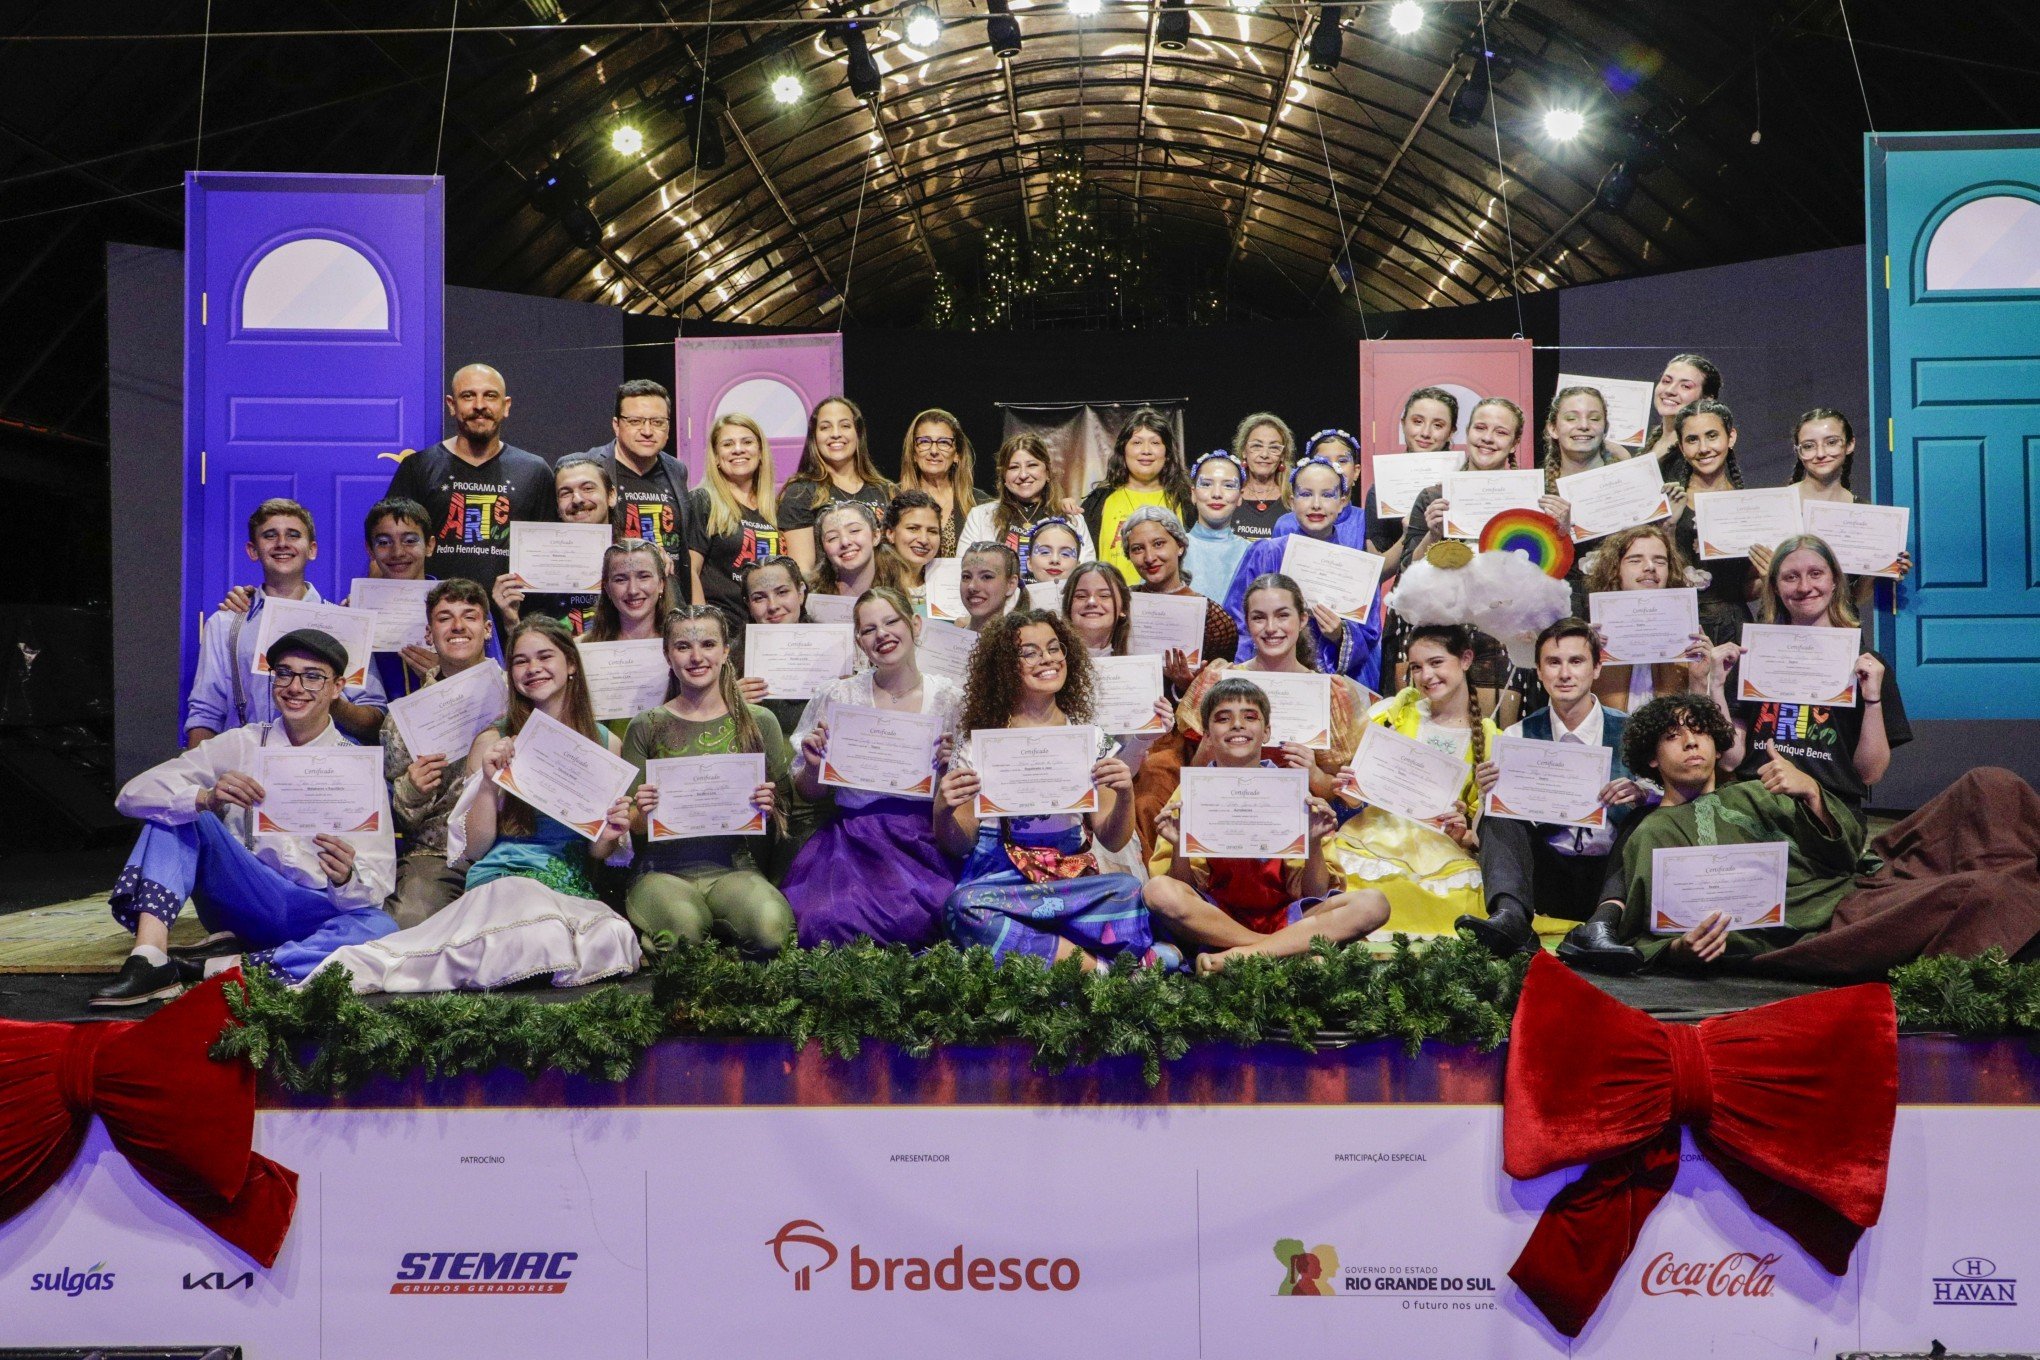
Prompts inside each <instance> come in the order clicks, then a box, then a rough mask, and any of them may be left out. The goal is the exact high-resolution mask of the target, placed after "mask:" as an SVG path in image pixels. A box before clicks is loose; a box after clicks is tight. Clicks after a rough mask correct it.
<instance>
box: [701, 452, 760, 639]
mask: <svg viewBox="0 0 2040 1360" xmlns="http://www.w3.org/2000/svg"><path fill="white" fill-rule="evenodd" d="M708 448H709V454H710V457H709V461H708V466H707V467H706V468H704V469H702V473H701V485H700V486H697V487H695V488H694V489H693V490H692V491H690V492H688V493H687V495H688V499H689V500H690V501H691V502H693V513H692V514H690V515H688V517H687V533H688V540H687V556H688V557H689V558H690V559H691V561H692V563H693V566H694V598H693V599H692V600H691V601H690V602H689V603H692V604H712V605H714V606H715V607H716V608H718V609H720V610H722V611H723V613H724V614H726V615H728V616H729V620H730V622H731V623H732V624H735V625H737V626H738V627H742V625H743V623H744V620H745V617H746V614H745V609H744V591H743V574H744V568H746V567H748V566H750V565H751V564H752V563H753V562H762V561H764V560H765V559H766V558H768V557H772V556H775V555H776V554H777V553H778V552H779V497H778V492H777V490H776V488H777V486H778V481H777V479H776V478H775V477H774V476H773V472H772V444H771V441H770V440H768V439H766V438H765V431H764V429H763V428H761V427H760V426H759V424H758V422H757V421H755V420H753V419H751V417H749V416H746V415H734V414H733V415H724V416H718V417H717V418H716V421H715V423H714V424H713V425H711V426H709V427H708Z"/></svg>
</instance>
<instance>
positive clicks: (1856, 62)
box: [1835, 0, 1877, 142]
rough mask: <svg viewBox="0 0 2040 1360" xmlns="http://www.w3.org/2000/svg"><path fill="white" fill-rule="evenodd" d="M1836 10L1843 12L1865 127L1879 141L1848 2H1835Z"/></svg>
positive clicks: (1843, 24) (1844, 31)
mask: <svg viewBox="0 0 2040 1360" xmlns="http://www.w3.org/2000/svg"><path fill="white" fill-rule="evenodd" d="M1835 8H1836V9H1838V10H1840V11H1841V12H1842V36H1843V37H1845V38H1847V39H1848V40H1849V64H1850V65H1852V66H1854V67H1855V68H1856V90H1857V92H1858V93H1859V94H1861V95H1862V96H1863V125H1864V126H1865V127H1867V128H1869V129H1870V140H1871V141H1873V142H1874V141H1876V140H1877V120H1876V119H1875V118H1873V117H1871V116H1870V87H1869V86H1868V85H1865V84H1864V83H1863V61H1862V58H1860V57H1858V56H1857V55H1856V30H1855V29H1853V28H1851V27H1850V26H1849V4H1848V0H1835Z"/></svg>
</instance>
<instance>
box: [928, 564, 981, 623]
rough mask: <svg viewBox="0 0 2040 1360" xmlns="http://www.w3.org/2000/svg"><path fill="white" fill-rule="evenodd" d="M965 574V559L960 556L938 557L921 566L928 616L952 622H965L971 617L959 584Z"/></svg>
mask: <svg viewBox="0 0 2040 1360" xmlns="http://www.w3.org/2000/svg"><path fill="white" fill-rule="evenodd" d="M962 576H963V559H962V558H960V557H938V558H936V559H935V560H934V561H932V562H930V563H929V564H928V565H927V566H925V567H923V568H921V589H922V591H923V592H924V594H925V598H926V599H927V601H928V617H929V618H931V619H947V620H948V621H950V622H951V623H963V622H964V621H966V620H967V619H969V618H970V611H969V610H968V609H965V608H964V607H963V592H962V589H961V588H960V586H959V584H958V583H959V582H960V581H961V579H962Z"/></svg>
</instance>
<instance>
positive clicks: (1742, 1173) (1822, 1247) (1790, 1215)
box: [1694, 1134, 1865, 1275]
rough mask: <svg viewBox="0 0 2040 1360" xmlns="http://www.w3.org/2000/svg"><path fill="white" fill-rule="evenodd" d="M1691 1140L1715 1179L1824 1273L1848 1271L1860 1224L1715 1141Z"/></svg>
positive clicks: (1699, 1136)
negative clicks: (1801, 1249) (1716, 1175)
mask: <svg viewBox="0 0 2040 1360" xmlns="http://www.w3.org/2000/svg"><path fill="white" fill-rule="evenodd" d="M1694 1141H1695V1142H1697V1143H1698V1144H1699V1145H1700V1150H1701V1151H1702V1152H1703V1153H1705V1154H1706V1156H1707V1160H1708V1162H1709V1163H1710V1164H1712V1165H1713V1167H1714V1169H1715V1170H1716V1171H1719V1172H1720V1173H1721V1178H1722V1179H1723V1180H1725V1181H1727V1182H1728V1183H1729V1184H1730V1185H1732V1186H1734V1187H1735V1190H1736V1193H1737V1194H1739V1195H1741V1196H1742V1197H1743V1202H1744V1203H1745V1204H1747V1205H1749V1206H1750V1212H1752V1213H1754V1214H1755V1215H1757V1217H1759V1218H1761V1219H1763V1220H1764V1221H1766V1222H1767V1223H1770V1224H1771V1225H1772V1226H1774V1227H1776V1228H1777V1229H1778V1230H1779V1231H1780V1232H1782V1233H1784V1234H1785V1235H1786V1236H1787V1237H1790V1238H1791V1239H1792V1240H1793V1241H1795V1242H1797V1243H1798V1244H1799V1245H1800V1246H1801V1247H1804V1248H1805V1249H1806V1254H1807V1255H1809V1256H1811V1257H1813V1259H1814V1260H1816V1261H1818V1262H1820V1264H1821V1268H1822V1269H1824V1270H1826V1271H1827V1273H1828V1274H1830V1275H1846V1274H1848V1272H1849V1256H1850V1254H1851V1253H1852V1252H1854V1251H1855V1250H1856V1243H1857V1241H1859V1240H1860V1239H1861V1238H1862V1236H1863V1232H1864V1226H1865V1225H1863V1224H1859V1223H1852V1222H1850V1221H1849V1219H1847V1218H1846V1217H1844V1216H1843V1215H1842V1214H1840V1213H1838V1212H1836V1211H1835V1210H1834V1209H1832V1208H1830V1207H1829V1206H1828V1205H1826V1204H1824V1203H1822V1202H1821V1201H1820V1200H1818V1199H1815V1198H1814V1197H1813V1196H1812V1195H1809V1194H1807V1193H1806V1192H1805V1191H1803V1190H1795V1189H1793V1188H1792V1187H1791V1186H1789V1185H1786V1184H1784V1183H1783V1182H1781V1181H1777V1180H1773V1179H1772V1178H1771V1177H1770V1176H1767V1175H1765V1174H1764V1173H1763V1172H1761V1171H1759V1170H1757V1169H1756V1168H1755V1167H1752V1166H1750V1165H1748V1164H1747V1163H1744V1162H1741V1161H1738V1160H1737V1159H1736V1158H1735V1157H1734V1156H1733V1155H1732V1154H1730V1153H1729V1152H1728V1151H1726V1150H1725V1149H1724V1148H1722V1146H1721V1145H1720V1144H1719V1143H1716V1142H1714V1141H1713V1140H1712V1139H1710V1138H1708V1137H1706V1136H1705V1135H1704V1134H1696V1135H1695V1137H1694Z"/></svg>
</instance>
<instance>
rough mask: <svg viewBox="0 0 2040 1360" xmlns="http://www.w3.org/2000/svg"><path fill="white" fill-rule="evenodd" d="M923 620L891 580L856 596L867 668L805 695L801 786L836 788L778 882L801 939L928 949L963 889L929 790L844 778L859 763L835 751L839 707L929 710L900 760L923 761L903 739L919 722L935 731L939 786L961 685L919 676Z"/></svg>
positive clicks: (797, 783) (931, 764)
mask: <svg viewBox="0 0 2040 1360" xmlns="http://www.w3.org/2000/svg"><path fill="white" fill-rule="evenodd" d="M920 628H921V621H920V620H919V619H918V618H916V617H915V615H914V611H913V607H912V606H911V605H910V604H909V603H908V602H907V599H906V597H905V596H904V595H902V594H900V592H898V591H897V590H893V589H891V588H889V587H886V586H880V587H878V588H876V589H873V590H869V591H866V592H865V593H864V594H863V595H862V596H861V597H859V599H858V601H857V614H856V630H857V650H858V651H860V652H862V653H863V654H864V657H865V659H866V660H867V661H869V662H870V663H871V669H870V670H864V671H859V672H858V673H857V674H855V675H852V676H850V677H848V678H847V679H842V680H837V681H834V682H833V683H831V684H829V685H827V686H825V687H824V688H823V689H822V690H821V691H820V692H819V693H817V694H816V695H815V697H814V698H812V699H810V700H808V705H807V709H806V710H805V711H804V712H803V713H802V714H801V718H800V726H799V729H798V730H797V731H796V732H795V733H794V738H793V741H794V749H795V751H796V754H795V756H794V761H793V786H794V788H795V789H796V790H797V791H798V792H799V793H800V795H801V797H803V798H805V799H807V800H808V801H810V802H812V803H817V804H819V803H821V802H822V800H823V797H824V793H825V786H826V785H834V788H833V792H834V794H835V813H834V815H833V816H830V817H828V818H827V819H826V820H825V821H824V823H823V825H822V827H821V829H820V830H819V831H818V832H816V833H815V835H814V836H813V838H812V839H810V840H809V841H808V843H807V844H806V845H805V846H804V847H803V848H802V849H801V852H800V854H799V855H797V856H796V857H795V858H794V861H793V866H792V867H791V868H790V869H788V870H787V872H786V877H785V879H784V880H783V881H782V882H781V887H782V888H783V889H784V890H785V892H786V900H787V901H788V902H789V903H791V904H792V907H793V914H794V919H795V921H796V922H797V923H798V925H799V931H800V943H801V946H802V947H803V948H813V947H814V946H816V945H821V944H849V943H851V942H852V941H855V940H860V939H869V940H875V941H877V942H878V943H879V944H903V945H907V946H909V947H911V948H914V949H922V948H926V947H927V946H928V945H931V944H934V943H935V942H936V941H937V940H939V939H941V938H942V904H943V902H944V901H945V900H946V899H947V898H948V897H949V894H950V892H951V890H952V889H954V888H955V887H956V866H955V864H953V863H952V862H951V861H950V859H949V857H948V856H946V855H944V854H943V853H942V850H941V848H940V847H939V846H937V845H936V843H935V831H934V826H933V823H932V822H931V821H930V819H929V810H928V793H929V790H927V789H924V790H922V791H920V792H918V793H914V792H900V793H895V792H886V791H882V790H879V789H874V788H871V787H868V784H870V783H881V782H884V781H883V780H878V779H871V780H867V781H866V784H865V785H863V786H860V785H858V784H853V783H849V782H844V781H846V780H853V779H856V778H857V777H858V776H859V775H860V774H861V773H862V772H861V771H860V770H859V769H858V768H857V767H856V766H854V765H852V764H851V762H850V760H849V759H848V758H847V757H846V756H845V755H844V753H842V752H839V753H838V757H839V761H840V768H838V767H837V766H836V765H832V764H831V762H830V758H829V744H830V728H831V719H832V717H833V716H835V715H837V714H841V713H843V712H844V710H873V709H875V710H879V711H881V712H885V713H902V714H917V715H923V716H925V717H927V718H928V719H930V720H931V721H930V722H928V723H926V724H919V723H914V724H908V725H907V726H909V727H910V728H911V729H912V731H910V732H908V733H906V734H904V735H903V739H902V741H901V743H900V747H901V749H900V755H901V756H902V763H903V764H906V763H910V762H909V760H908V758H909V757H913V758H915V759H918V748H915V749H907V748H909V747H913V745H914V739H915V738H916V737H917V734H918V733H919V732H920V729H922V728H923V727H927V728H930V729H933V730H934V731H935V732H936V733H937V734H938V735H937V740H936V741H935V742H933V743H931V744H930V745H929V749H928V750H927V752H926V755H927V761H926V765H927V768H926V769H925V770H924V771H923V773H925V774H926V775H927V777H928V780H929V784H930V788H932V786H933V781H934V777H935V770H936V766H937V765H938V763H943V762H946V761H947V759H948V750H947V747H948V746H949V744H950V742H949V734H951V733H953V732H954V731H955V729H956V723H957V719H958V716H959V715H960V713H961V712H962V709H963V693H962V691H961V690H959V689H958V688H957V687H956V686H955V685H952V684H951V683H949V681H947V680H944V679H942V678H941V677H940V676H935V675H923V674H922V673H921V671H920V669H919V668H918V666H917V664H916V660H915V639H916V637H917V636H918V635H919V633H920ZM854 716H855V717H856V719H857V721H858V724H859V727H860V728H863V727H866V726H869V725H870V724H869V722H868V720H869V718H870V716H871V715H870V714H868V713H865V712H861V711H860V712H857V713H855V715H854ZM846 721H847V719H846ZM863 739H864V734H863V733H861V732H860V741H862V740H863ZM846 745H847V743H846ZM860 754H861V752H860ZM907 773H912V771H911V770H909V771H907Z"/></svg>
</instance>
